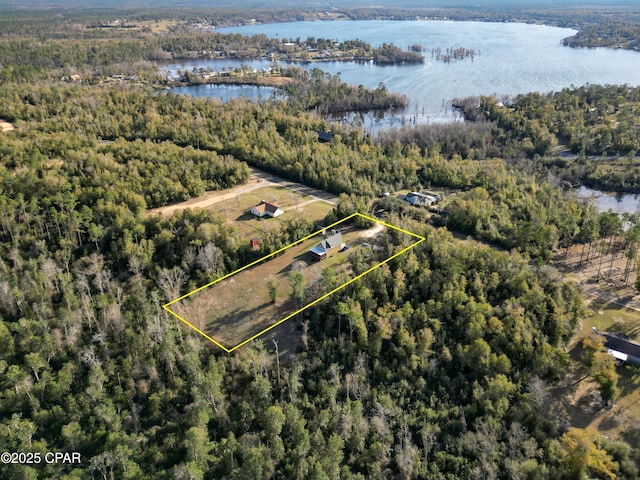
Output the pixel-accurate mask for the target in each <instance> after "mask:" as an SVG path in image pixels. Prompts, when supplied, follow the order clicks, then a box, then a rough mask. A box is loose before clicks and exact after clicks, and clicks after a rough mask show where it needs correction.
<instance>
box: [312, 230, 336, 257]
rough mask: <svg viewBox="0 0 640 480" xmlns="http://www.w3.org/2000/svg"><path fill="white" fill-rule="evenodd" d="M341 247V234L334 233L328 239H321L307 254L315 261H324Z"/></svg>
mask: <svg viewBox="0 0 640 480" xmlns="http://www.w3.org/2000/svg"><path fill="white" fill-rule="evenodd" d="M343 247H344V243H343V242H342V234H341V233H336V234H334V235H331V236H330V237H327V238H323V239H322V240H321V241H320V242H318V243H317V245H316V246H315V247H313V248H312V249H311V250H309V252H310V253H311V255H313V257H314V258H315V259H316V260H324V259H325V258H329V257H331V256H332V255H334V254H335V253H336V252H339V251H340V250H341V249H342V248H343Z"/></svg>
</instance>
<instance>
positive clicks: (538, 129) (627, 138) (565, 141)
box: [454, 85, 640, 192]
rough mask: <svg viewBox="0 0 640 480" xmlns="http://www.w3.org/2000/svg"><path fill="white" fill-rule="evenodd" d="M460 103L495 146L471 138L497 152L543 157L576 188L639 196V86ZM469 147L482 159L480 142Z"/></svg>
mask: <svg viewBox="0 0 640 480" xmlns="http://www.w3.org/2000/svg"><path fill="white" fill-rule="evenodd" d="M456 104H457V105H458V107H459V108H461V109H462V111H463V112H464V113H465V116H466V118H468V119H470V120H473V121H474V122H478V126H477V127H476V128H475V131H478V132H486V131H487V130H490V132H491V141H489V140H485V137H487V135H486V134H484V135H473V136H472V137H471V138H474V137H478V136H479V137H480V138H479V140H481V143H482V144H483V145H485V146H486V145H490V146H491V148H492V152H496V150H497V151H499V152H500V155H502V156H506V157H513V156H515V157H517V156H525V157H529V158H538V159H540V161H541V162H542V163H544V164H546V165H547V166H548V167H549V168H550V169H552V170H553V171H554V173H556V175H557V176H558V177H559V178H560V179H563V180H566V181H568V182H570V183H571V184H573V185H577V184H585V185H591V186H593V187H597V188H602V189H605V190H613V191H620V192H624V191H626V192H640V170H638V164H637V155H638V152H640V128H639V125H638V112H640V89H639V88H638V87H631V86H628V85H584V86H581V87H575V88H565V89H563V90H561V91H559V92H553V93H548V94H540V93H538V92H534V93H529V94H526V95H519V96H517V97H516V98H513V99H504V101H499V100H498V99H496V98H493V97H481V98H468V99H463V100H458V101H457V103H456ZM487 121H488V122H489V125H486V124H485V122H487ZM458 137H459V136H458ZM454 138H455V137H454ZM466 143H467V149H468V148H470V147H476V148H475V149H474V154H475V155H476V156H477V155H478V154H479V155H480V158H481V157H482V155H483V151H484V150H481V149H478V148H477V145H478V143H479V142H478V140H476V141H475V142H472V140H467V141H466ZM469 144H470V145H469ZM499 145H501V146H502V148H501V147H500V146H499ZM505 147H506V148H505Z"/></svg>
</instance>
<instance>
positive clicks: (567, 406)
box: [551, 301, 640, 448]
mask: <svg viewBox="0 0 640 480" xmlns="http://www.w3.org/2000/svg"><path fill="white" fill-rule="evenodd" d="M590 308H591V310H592V311H593V314H592V315H590V316H588V317H586V318H584V319H583V320H582V323H581V325H580V330H579V331H578V333H577V334H576V336H575V337H574V341H573V344H572V345H571V349H570V356H571V362H570V365H569V368H568V369H567V372H566V374H565V377H564V378H563V381H562V383H561V385H560V386H558V387H557V388H554V389H553V390H552V392H551V394H552V398H553V405H552V408H551V413H552V415H553V416H554V417H556V418H566V419H568V420H569V422H570V423H571V425H573V426H576V427H579V428H587V427H590V428H594V429H596V430H597V431H598V432H599V433H600V434H602V435H604V436H606V437H607V438H610V439H615V438H624V439H625V440H626V441H627V442H629V443H630V444H631V445H632V446H634V447H636V448H639V447H640V368H637V367H633V366H628V365H620V366H618V367H617V372H618V375H619V380H618V389H619V391H620V396H619V398H618V399H617V400H616V401H615V402H614V404H613V407H611V408H605V407H604V405H603V402H602V400H601V398H600V396H599V394H598V392H597V385H596V383H595V382H594V381H593V380H592V379H591V378H590V377H589V375H588V370H587V368H586V367H585V366H584V365H583V364H582V362H581V361H580V355H581V353H582V350H581V348H580V347H579V345H578V342H579V341H580V339H581V338H583V337H585V336H587V335H591V334H592V329H593V327H596V328H598V329H599V330H603V331H608V332H617V333H623V334H625V335H627V336H629V337H630V338H631V339H634V340H636V341H637V340H640V312H637V311H634V310H630V309H628V308H625V307H622V306H619V305H617V304H614V303H608V302H603V301H594V302H592V303H591V304H590Z"/></svg>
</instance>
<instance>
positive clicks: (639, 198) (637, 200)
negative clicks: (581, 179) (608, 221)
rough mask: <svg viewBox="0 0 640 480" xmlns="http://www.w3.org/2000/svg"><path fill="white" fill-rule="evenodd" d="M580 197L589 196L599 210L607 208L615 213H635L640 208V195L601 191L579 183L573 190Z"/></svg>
mask: <svg viewBox="0 0 640 480" xmlns="http://www.w3.org/2000/svg"><path fill="white" fill-rule="evenodd" d="M574 192H575V194H576V195H577V196H578V197H580V198H591V199H592V200H593V203H594V204H595V206H596V208H597V209H598V211H599V212H606V211H608V210H609V209H611V210H613V211H614V212H617V213H635V212H637V211H639V210H640V195H636V194H633V193H626V194H616V193H611V192H603V191H601V190H594V189H592V188H588V187H585V186H584V185H581V186H580V187H579V188H576V189H575V190H574Z"/></svg>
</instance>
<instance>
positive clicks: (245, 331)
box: [172, 227, 379, 348]
mask: <svg viewBox="0 0 640 480" xmlns="http://www.w3.org/2000/svg"><path fill="white" fill-rule="evenodd" d="M378 228H379V227H378ZM369 232H370V231H367V230H362V229H357V228H355V227H345V229H344V230H343V232H342V237H343V241H344V242H345V243H347V244H348V245H350V246H351V249H350V250H347V251H345V252H338V253H336V254H335V255H333V256H332V257H331V258H329V259H327V260H324V261H322V262H316V261H314V260H313V259H312V257H311V255H310V254H309V253H308V251H309V249H310V248H312V247H313V246H314V245H315V244H316V243H317V242H318V241H319V240H320V239H321V238H322V235H321V234H318V235H315V236H314V237H312V238H310V239H308V240H306V241H304V242H302V243H301V244H299V245H296V246H293V247H290V248H289V249H287V250H286V251H285V252H284V253H283V254H281V255H279V256H276V257H272V258H270V259H268V260H267V261H265V262H263V263H260V264H258V265H255V266H253V267H251V268H249V269H246V270H242V271H241V272H239V273H237V274H235V275H232V276H231V277H229V278H227V279H225V280H223V281H221V282H219V283H216V284H214V285H212V286H211V287H209V288H206V289H204V290H202V291H200V292H198V293H196V294H194V295H192V296H190V297H188V298H186V299H184V300H182V301H180V302H178V303H176V304H175V305H174V306H172V308H173V309H175V311H176V312H177V313H179V314H180V315H181V316H183V317H184V318H185V319H186V320H188V321H189V322H191V323H192V324H193V325H194V326H196V327H198V328H199V329H201V330H203V331H204V332H205V333H207V334H208V335H209V336H211V337H212V338H215V339H216V340H217V341H219V342H220V343H222V344H223V345H225V346H226V347H227V348H232V347H234V346H235V345H238V344H239V343H241V342H243V341H244V340H246V339H247V338H250V337H252V336H253V335H256V334H258V333H259V332H261V331H263V330H264V329H265V328H267V327H269V326H271V325H273V324H274V323H276V322H278V321H280V320H281V319H283V318H285V317H286V316H288V315H290V314H291V313H293V312H295V311H296V310H298V309H300V308H302V307H303V306H304V305H305V304H306V303H308V302H306V303H302V304H299V303H296V302H295V301H294V300H293V299H292V298H291V294H292V288H291V285H290V284H289V275H290V272H291V271H292V267H293V264H294V262H297V261H303V262H305V264H306V265H307V266H306V267H304V268H302V270H300V272H301V273H302V274H303V275H304V277H305V280H306V284H307V285H308V286H311V285H313V284H314V283H316V282H317V281H318V280H319V279H320V278H321V275H322V271H323V270H324V269H326V268H332V269H333V270H334V271H335V273H336V277H337V282H338V285H344V284H345V283H346V282H347V281H348V280H349V279H351V278H352V272H351V267H350V263H349V255H350V254H351V253H352V252H354V251H355V250H356V249H358V248H369V247H362V245H361V244H362V243H364V242H368V243H371V242H372V241H373V240H372V239H371V238H369V237H368V236H367V235H368V233H369ZM269 279H274V280H275V281H276V282H277V284H278V288H277V298H276V302H275V303H272V302H271V301H270V298H269V290H268V288H267V282H268V281H269Z"/></svg>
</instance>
